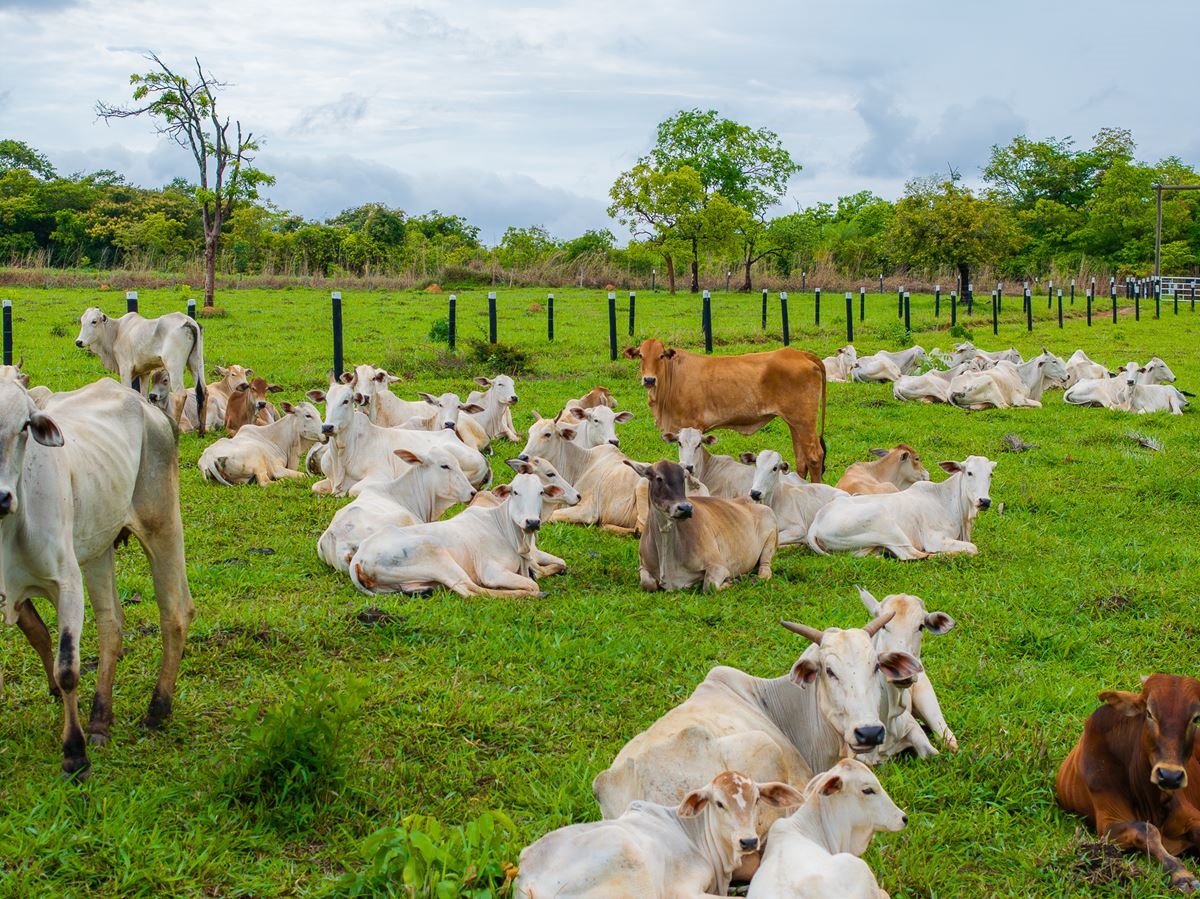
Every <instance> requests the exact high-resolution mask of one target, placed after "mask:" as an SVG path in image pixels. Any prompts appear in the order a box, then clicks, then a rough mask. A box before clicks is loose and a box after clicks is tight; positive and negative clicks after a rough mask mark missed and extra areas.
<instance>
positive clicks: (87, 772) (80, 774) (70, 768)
mask: <svg viewBox="0 0 1200 899" xmlns="http://www.w3.org/2000/svg"><path fill="white" fill-rule="evenodd" d="M91 776H92V763H91V762H89V761H88V760H87V757H86V756H85V757H84V758H82V759H68V760H65V761H63V763H62V779H63V780H66V781H71V782H74V783H83V782H84V781H85V780H87V779H88V778H89V777H91Z"/></svg>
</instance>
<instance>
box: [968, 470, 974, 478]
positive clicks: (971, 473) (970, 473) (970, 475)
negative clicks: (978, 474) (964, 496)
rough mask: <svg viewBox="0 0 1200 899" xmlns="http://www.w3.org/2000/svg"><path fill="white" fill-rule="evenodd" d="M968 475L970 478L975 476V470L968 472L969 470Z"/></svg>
mask: <svg viewBox="0 0 1200 899" xmlns="http://www.w3.org/2000/svg"><path fill="white" fill-rule="evenodd" d="M967 477H969V478H973V477H975V472H973V471H968V472H967Z"/></svg>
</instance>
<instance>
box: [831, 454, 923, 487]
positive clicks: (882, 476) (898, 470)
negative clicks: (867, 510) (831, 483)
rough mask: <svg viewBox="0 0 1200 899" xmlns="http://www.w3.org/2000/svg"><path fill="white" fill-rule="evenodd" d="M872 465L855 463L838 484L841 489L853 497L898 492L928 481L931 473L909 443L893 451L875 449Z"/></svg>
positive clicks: (870, 463) (869, 463)
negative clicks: (854, 495)
mask: <svg viewBox="0 0 1200 899" xmlns="http://www.w3.org/2000/svg"><path fill="white" fill-rule="evenodd" d="M871 455H873V456H875V457H876V458H875V460H874V461H872V462H855V463H854V464H852V465H851V466H850V467H849V468H847V469H846V473H845V474H843V475H842V477H841V479H840V480H839V481H838V482H837V487H838V489H839V490H845V491H846V492H847V493H850V494H860V493H899V492H900V491H901V490H904V489H905V488H906V487H910V486H912V485H913V484H915V483H917V482H918V481H928V480H929V472H928V471H927V470H926V469H925V466H924V465H922V464H921V457H920V456H918V455H917V451H916V450H915V449H913V448H912V447H911V446H909V445H908V444H907V443H899V444H897V445H896V446H894V447H893V448H892V449H890V450H885V449H873V450H871Z"/></svg>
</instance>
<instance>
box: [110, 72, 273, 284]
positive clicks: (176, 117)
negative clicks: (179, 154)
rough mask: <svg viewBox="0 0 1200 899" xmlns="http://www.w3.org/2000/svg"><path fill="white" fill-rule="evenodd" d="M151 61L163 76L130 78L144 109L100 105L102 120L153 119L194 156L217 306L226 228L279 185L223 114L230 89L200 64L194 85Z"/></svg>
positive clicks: (254, 146)
mask: <svg viewBox="0 0 1200 899" xmlns="http://www.w3.org/2000/svg"><path fill="white" fill-rule="evenodd" d="M147 59H149V60H152V61H153V62H154V64H155V65H156V66H157V67H158V68H157V70H155V71H150V72H146V73H144V74H134V75H131V76H130V78H129V80H130V83H131V84H133V86H134V88H133V100H134V103H135V104H138V105H134V106H112V105H109V104H107V103H103V102H99V103H97V104H96V114H97V115H98V116H100V117H101V118H102V119H104V120H105V121H109V120H112V119H126V118H133V117H136V116H141V115H148V116H150V117H151V118H152V119H154V121H155V129H156V130H157V131H158V133H159V134H162V135H165V136H166V137H168V138H169V139H170V140H172V141H174V142H175V143H176V144H177V145H178V146H180V147H182V148H183V149H184V150H187V151H188V152H189V153H191V155H192V159H193V161H194V162H195V163H196V168H197V171H198V173H199V176H200V179H199V185H198V186H197V187H196V192H195V200H196V203H197V204H198V205H199V207H200V217H201V221H202V223H203V226H204V305H205V306H212V305H213V293H214V290H215V285H216V264H217V248H218V245H219V243H220V239H221V231H222V229H223V228H224V225H225V222H226V220H227V219H228V218H229V216H230V214H231V213H232V212H233V210H234V207H235V206H236V205H237V204H238V203H239V202H243V201H251V200H254V199H256V198H257V197H258V189H259V187H261V186H263V185H268V184H273V183H274V181H275V179H274V178H272V177H271V176H270V175H268V174H266V173H265V172H262V171H260V170H259V169H257V168H255V167H254V165H253V162H254V154H255V153H256V152H257V151H258V149H259V144H258V141H256V140H255V139H254V135H253V133H251V132H249V131H247V132H246V133H245V134H243V133H242V123H241V122H240V121H235V122H233V123H231V122H230V120H229V117H228V116H226V117H225V118H222V117H221V115H220V114H219V113H218V111H217V93H218V92H219V91H221V90H222V89H223V88H224V87H225V85H224V83H222V82H220V81H217V80H216V79H214V78H213V76H212V75H211V74H210V73H208V72H206V71H204V68H203V67H202V66H201V65H200V60H199V59H196V60H195V63H196V77H195V80H194V81H193V80H189V79H188V78H187V77H186V76H184V75H180V74H176V73H175V72H173V71H172V70H171V69H169V68H168V67H167V66H166V64H165V63H163V61H162V60H161V59H159V58H158V56H157V55H155V54H154V53H151V54H150V55H149V56H148V57H147ZM231 128H232V131H231Z"/></svg>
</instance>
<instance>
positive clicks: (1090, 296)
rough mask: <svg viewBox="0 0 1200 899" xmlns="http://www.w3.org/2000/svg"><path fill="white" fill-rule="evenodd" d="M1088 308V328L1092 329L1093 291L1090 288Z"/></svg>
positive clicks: (1088, 289)
mask: <svg viewBox="0 0 1200 899" xmlns="http://www.w3.org/2000/svg"><path fill="white" fill-rule="evenodd" d="M1087 306H1088V312H1087V316H1088V327H1089V328H1090V327H1091V326H1092V289H1091V288H1090V287H1089V288H1087Z"/></svg>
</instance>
